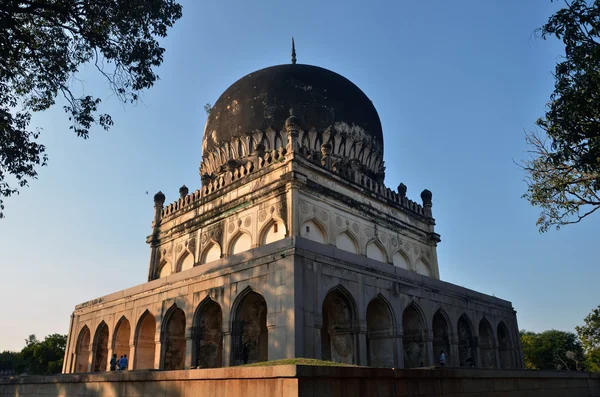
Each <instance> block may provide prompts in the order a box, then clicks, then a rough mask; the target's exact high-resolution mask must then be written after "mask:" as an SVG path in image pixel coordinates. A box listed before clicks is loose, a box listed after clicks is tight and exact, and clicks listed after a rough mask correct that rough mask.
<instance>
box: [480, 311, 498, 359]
mask: <svg viewBox="0 0 600 397" xmlns="http://www.w3.org/2000/svg"><path fill="white" fill-rule="evenodd" d="M479 354H480V356H481V366H482V367H483V368H496V357H495V353H494V333H493V330H492V326H491V325H490V323H489V322H488V320H486V319H485V318H483V319H481V321H480V322H479Z"/></svg>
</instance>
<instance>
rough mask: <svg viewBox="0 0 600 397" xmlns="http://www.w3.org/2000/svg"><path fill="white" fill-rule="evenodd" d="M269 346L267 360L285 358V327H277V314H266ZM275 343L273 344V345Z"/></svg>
mask: <svg viewBox="0 0 600 397" xmlns="http://www.w3.org/2000/svg"><path fill="white" fill-rule="evenodd" d="M267 332H268V336H269V346H268V353H267V360H269V361H270V360H280V359H282V358H286V357H285V348H286V346H285V340H286V338H285V332H286V329H285V327H278V326H277V313H271V314H267ZM274 342H275V343H274Z"/></svg>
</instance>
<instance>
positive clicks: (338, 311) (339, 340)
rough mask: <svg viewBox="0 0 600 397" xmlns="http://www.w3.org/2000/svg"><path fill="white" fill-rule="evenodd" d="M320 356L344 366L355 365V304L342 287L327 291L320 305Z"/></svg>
mask: <svg viewBox="0 0 600 397" xmlns="http://www.w3.org/2000/svg"><path fill="white" fill-rule="evenodd" d="M322 313H323V326H322V328H321V356H322V358H323V359H324V360H333V361H336V362H343V363H346V364H355V363H356V352H355V347H356V343H357V340H356V327H355V324H354V322H355V319H356V318H357V313H356V303H355V301H354V299H353V298H352V294H350V293H349V292H348V291H347V290H346V289H345V288H344V287H343V286H341V285H337V286H335V287H333V288H332V289H330V290H329V292H328V293H327V295H326V296H325V299H324V300H323V305H322Z"/></svg>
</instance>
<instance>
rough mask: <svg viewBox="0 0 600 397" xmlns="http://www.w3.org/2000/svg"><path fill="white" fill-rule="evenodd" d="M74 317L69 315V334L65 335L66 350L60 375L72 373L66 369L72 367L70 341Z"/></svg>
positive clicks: (72, 314)
mask: <svg viewBox="0 0 600 397" xmlns="http://www.w3.org/2000/svg"><path fill="white" fill-rule="evenodd" d="M74 317H75V313H74V312H73V313H71V319H70V320H69V333H68V335H67V344H66V349H65V357H64V358H63V367H62V373H63V374H66V373H70V372H72V371H70V370H67V368H69V367H72V366H73V363H72V361H73V353H72V352H73V350H75V349H73V346H71V343H72V340H73V318H74Z"/></svg>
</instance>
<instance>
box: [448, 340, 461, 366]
mask: <svg viewBox="0 0 600 397" xmlns="http://www.w3.org/2000/svg"><path fill="white" fill-rule="evenodd" d="M448 339H449V341H450V360H448V359H446V365H447V366H450V367H460V357H459V355H460V354H459V352H458V337H457V336H455V335H452V334H451V335H449V336H448Z"/></svg>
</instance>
